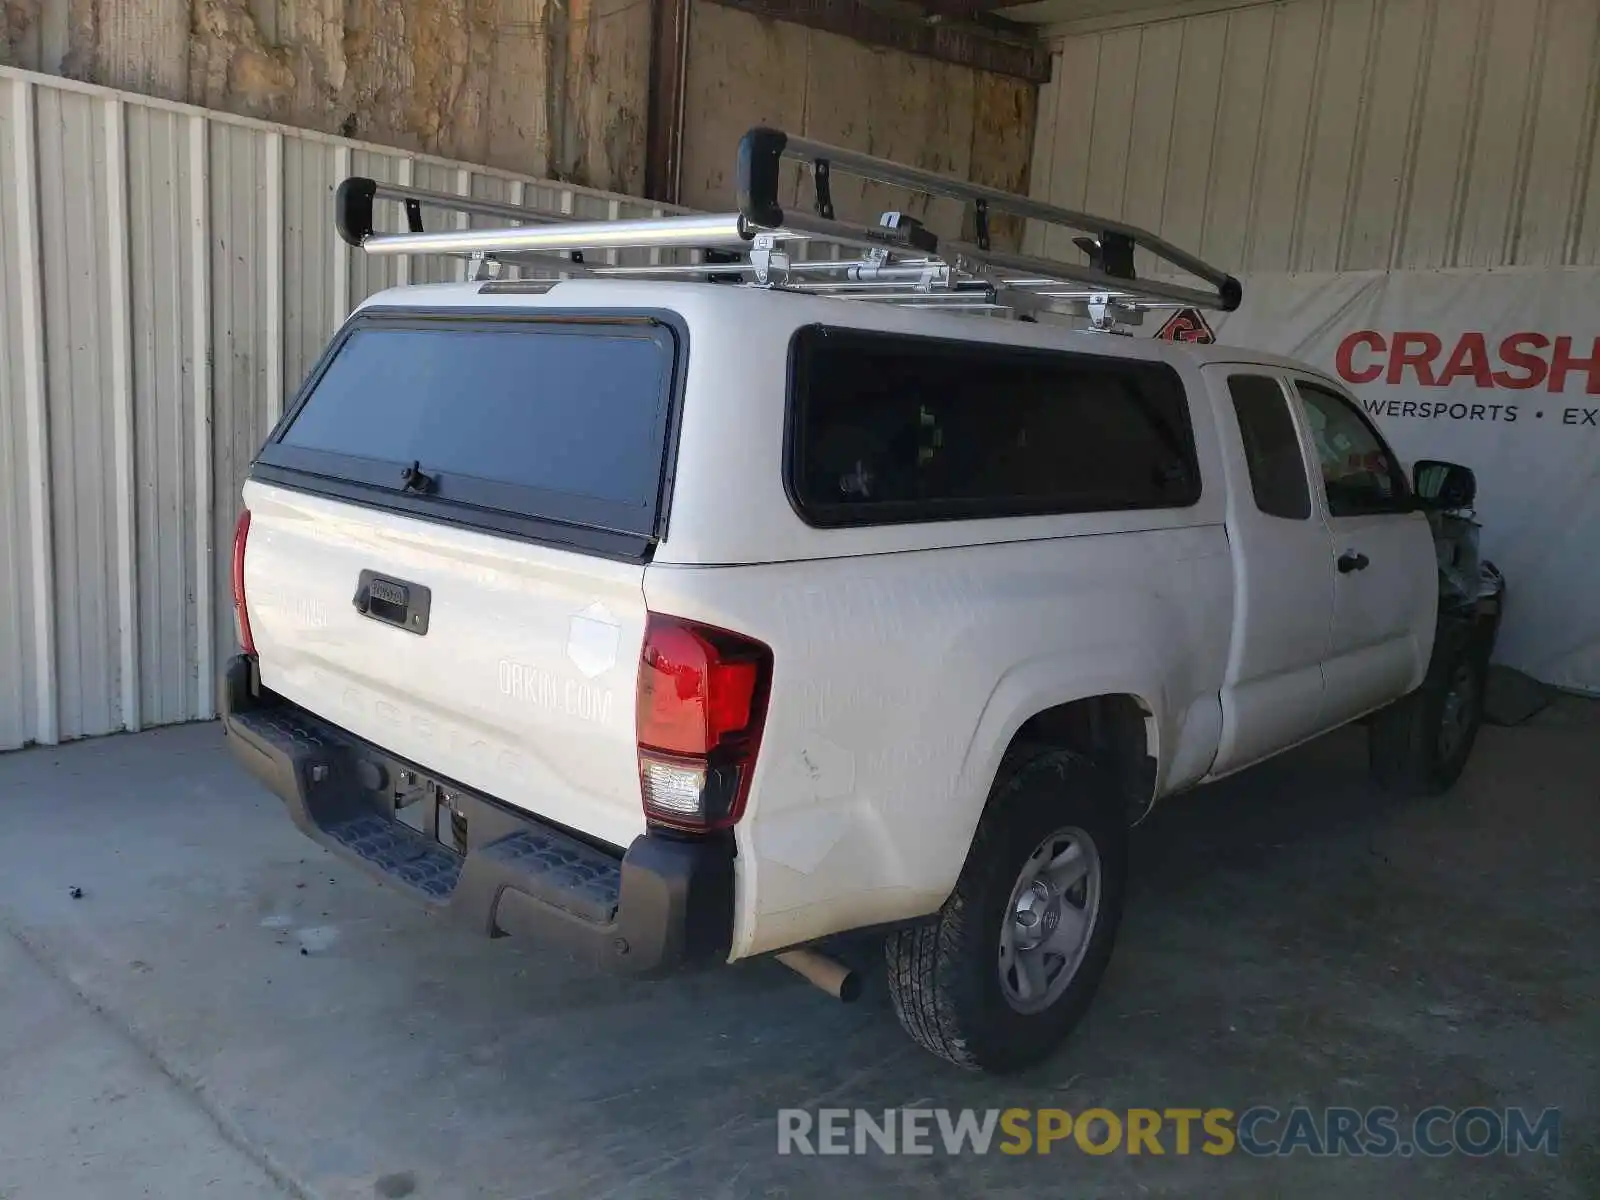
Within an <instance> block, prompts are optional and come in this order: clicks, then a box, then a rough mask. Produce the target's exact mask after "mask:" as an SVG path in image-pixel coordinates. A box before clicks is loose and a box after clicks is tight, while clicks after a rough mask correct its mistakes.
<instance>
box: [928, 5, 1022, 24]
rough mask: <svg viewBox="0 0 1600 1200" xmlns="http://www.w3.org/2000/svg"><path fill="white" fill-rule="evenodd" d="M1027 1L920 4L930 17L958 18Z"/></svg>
mask: <svg viewBox="0 0 1600 1200" xmlns="http://www.w3.org/2000/svg"><path fill="white" fill-rule="evenodd" d="M1028 2H1029V0H921V5H922V8H923V10H924V11H926V12H927V14H928V15H929V16H930V17H957V18H959V17H975V16H977V15H979V14H980V13H992V12H998V11H999V10H1000V9H1002V8H1015V7H1016V6H1017V5H1018V4H1027V3H1028ZM1018 28H1021V26H1020V25H1019V26H1018Z"/></svg>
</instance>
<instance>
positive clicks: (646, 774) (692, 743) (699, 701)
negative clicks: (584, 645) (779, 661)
mask: <svg viewBox="0 0 1600 1200" xmlns="http://www.w3.org/2000/svg"><path fill="white" fill-rule="evenodd" d="M771 684H772V651H771V650H769V649H768V648H767V647H766V646H765V645H763V644H762V643H760V642H758V641H755V640H754V639H752V638H747V637H744V636H743V635H741V634H737V633H729V632H728V631H727V630H725V629H714V628H712V627H711V626H708V625H699V624H696V623H695V622H693V621H685V620H683V619H682V618H681V617H667V616H662V615H661V614H659V613H651V614H650V616H649V620H648V622H647V624H646V625H645V634H644V649H643V651H642V652H641V654H640V656H639V690H638V695H637V701H638V713H637V719H638V735H639V783H640V787H641V790H642V791H643V794H644V809H645V815H646V816H647V817H648V818H649V819H650V820H651V821H652V822H654V823H656V824H659V825H667V826H670V827H672V828H675V829H688V830H697V831H698V830H708V829H725V828H728V827H729V826H731V825H733V824H734V823H735V822H737V821H738V820H739V818H740V817H741V816H742V815H743V814H744V804H745V798H746V797H747V796H748V795H749V794H750V779H751V776H752V775H753V774H754V773H755V767H756V751H757V750H759V749H760V746H761V727H762V725H763V723H764V722H765V721H766V716H767V692H768V690H769V688H770V687H771Z"/></svg>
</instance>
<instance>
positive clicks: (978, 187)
mask: <svg viewBox="0 0 1600 1200" xmlns="http://www.w3.org/2000/svg"><path fill="white" fill-rule="evenodd" d="M784 158H789V160H795V162H802V163H810V165H811V168H813V173H814V171H816V165H818V163H827V166H826V173H827V176H832V174H835V173H838V171H845V173H846V174H854V176H858V178H861V179H870V181H874V182H880V184H891V186H899V187H907V189H912V190H917V192H923V194H926V195H939V197H946V198H952V200H962V202H965V203H971V205H974V206H976V205H978V203H982V205H984V213H982V216H984V221H982V222H981V224H979V229H981V226H982V224H987V218H990V216H992V214H994V213H1011V214H1013V216H1021V218H1027V219H1030V221H1042V222H1045V224H1051V226H1064V227H1067V229H1075V230H1078V232H1083V234H1090V235H1094V237H1096V240H1098V242H1099V243H1101V246H1106V243H1109V242H1122V243H1123V250H1125V254H1123V258H1125V261H1126V270H1125V272H1122V270H1107V272H1106V274H1107V275H1112V277H1115V278H1120V280H1122V282H1123V283H1126V280H1128V278H1131V275H1133V270H1131V251H1133V248H1139V250H1146V251H1149V253H1150V254H1154V256H1155V258H1158V259H1162V261H1163V262H1166V264H1170V266H1173V267H1178V269H1179V270H1182V272H1184V274H1189V275H1194V277H1195V278H1200V280H1205V282H1206V283H1210V285H1213V286H1214V288H1216V293H1198V291H1195V290H1190V293H1192V294H1198V296H1203V298H1205V299H1200V301H1195V299H1190V301H1187V302H1198V304H1202V306H1203V307H1219V309H1226V310H1232V309H1237V307H1238V302H1240V299H1242V294H1240V283H1238V280H1237V278H1234V277H1232V275H1229V274H1227V272H1226V270H1222V269H1219V267H1214V266H1211V264H1210V262H1205V261H1203V259H1200V258H1197V256H1195V254H1190V253H1189V251H1186V250H1182V248H1179V246H1174V245H1173V243H1171V242H1168V240H1165V238H1162V237H1158V235H1157V234H1152V232H1150V230H1147V229H1139V227H1138V226H1130V224H1125V222H1122V221H1112V219H1109V218H1101V216H1094V214H1093V213H1078V211H1074V210H1070V208H1061V206H1058V205H1046V203H1043V202H1042V200H1034V198H1032V197H1026V195H1016V194H1014V192H1003V190H1000V189H998V187H989V186H986V184H973V182H966V181H965V179H955V178H952V176H947V174H939V173H938V171H926V170H923V168H920V166H909V165H906V163H896V162H893V160H890V158H878V157H877V155H870V154H862V152H861V150H850V149H846V147H843V146H829V144H827V142H819V141H813V139H810V138H795V136H790V134H787V133H784V131H781V130H770V128H765V126H757V128H754V130H750V131H749V133H746V134H744V139H742V141H741V142H739V176H738V184H739V213H741V214H744V216H746V218H747V219H749V221H752V222H757V224H762V226H782V224H786V221H787V222H794V224H797V226H798V224H800V221H798V218H797V216H794V214H790V213H786V211H784V208H782V205H781V203H779V202H778V190H779V179H781V174H779V170H778V166H779V162H781V160H784ZM974 219H976V213H974ZM979 237H981V240H984V242H986V240H987V237H982V234H979ZM974 251H978V253H984V254H987V253H990V251H989V248H987V246H974ZM1109 259H1110V253H1106V254H1104V259H1102V261H1109ZM1064 266H1070V264H1061V262H1056V264H1054V269H1056V270H1059V269H1061V267H1064ZM1142 286H1147V285H1142ZM1230 301H1232V302H1230Z"/></svg>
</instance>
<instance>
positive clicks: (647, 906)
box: [223, 655, 733, 974]
mask: <svg viewBox="0 0 1600 1200" xmlns="http://www.w3.org/2000/svg"><path fill="white" fill-rule="evenodd" d="M223 727H224V729H225V731H226V733H227V737H228V744H229V747H230V749H231V750H232V752H233V755H234V758H235V759H236V760H238V762H239V763H240V764H241V765H243V766H244V767H245V768H247V769H248V770H249V771H250V772H251V774H253V775H255V776H256V778H258V779H260V780H261V782H262V783H264V784H266V786H267V787H268V788H269V789H271V790H272V791H273V792H274V793H275V794H276V795H277V796H278V797H279V798H280V799H281V800H283V802H284V804H285V805H286V806H287V807H288V809H289V815H290V817H291V818H292V819H293V820H294V823H295V824H296V825H297V826H299V828H300V829H301V830H302V831H303V832H304V833H306V834H307V835H308V836H310V837H311V838H312V839H314V840H315V841H317V842H320V843H321V844H322V845H324V846H326V847H327V848H328V849H330V850H332V851H333V852H334V853H336V854H339V855H341V856H342V857H344V858H347V859H349V860H351V861H352V862H355V863H357V864H359V865H360V866H362V867H364V868H366V869H367V870H368V871H369V872H370V873H372V874H374V875H376V876H377V877H378V878H380V879H382V880H383V881H385V882H387V883H390V884H393V885H395V886H397V887H399V888H400V889H401V890H402V891H404V892H406V893H408V894H410V895H412V896H413V897H415V898H416V899H417V900H419V901H421V902H423V903H424V904H427V905H428V906H430V907H432V908H436V909H440V910H443V911H445V912H448V913H449V914H450V915H452V916H454V917H457V918H460V919H463V920H466V921H467V922H469V923H470V924H472V925H473V926H475V927H477V928H478V929H479V930H480V931H482V932H484V933H487V934H489V935H490V936H501V935H508V934H509V935H512V936H516V937H529V938H535V939H542V940H550V941H556V942H559V943H561V944H562V945H564V946H565V947H566V948H567V949H569V950H572V951H575V952H576V953H578V954H579V955H580V956H581V957H584V958H586V959H588V960H590V961H592V962H594V963H595V964H597V965H602V966H605V967H608V968H611V969H614V970H619V971H625V972H628V973H630V974H663V973H666V972H668V971H671V970H674V969H679V968H683V967H689V966H696V965H703V964H704V965H708V964H711V963H714V962H718V961H723V960H725V959H726V958H727V953H728V947H729V944H730V941H731V937H732V927H733V844H732V841H731V839H711V840H707V839H697V838H696V839H691V838H685V837H680V836H677V835H674V834H671V833H667V832H663V831H659V830H651V831H650V832H648V833H646V834H643V835H641V836H640V837H638V838H636V839H634V842H633V844H632V845H631V846H630V847H629V848H628V850H627V853H626V854H623V855H621V856H620V857H618V856H617V855H616V854H615V852H610V851H607V850H606V849H603V848H600V847H596V846H593V845H590V844H589V843H588V842H585V841H583V840H582V839H580V838H577V837H575V836H573V835H572V834H570V833H568V832H566V831H565V830H563V829H559V828H557V827H555V826H552V825H549V824H546V823H545V822H543V821H540V820H539V819H538V818H537V817H534V816H532V815H531V814H528V813H525V812H521V811H519V810H517V809H514V808H511V807H509V806H507V805H504V804H501V803H499V802H497V801H495V800H492V799H490V798H488V797H485V796H481V795H478V794H475V793H473V792H472V791H470V790H469V789H465V788H458V787H456V786H455V785H454V784H449V783H446V782H445V781H442V780H441V781H438V782H439V785H440V786H441V787H442V788H444V789H445V791H446V792H447V793H448V796H449V808H450V809H453V811H454V812H455V813H456V814H457V815H458V816H459V817H461V818H464V819H465V829H466V831H467V834H466V838H467V841H466V847H465V849H466V853H465V854H459V853H457V852H456V851H455V850H454V849H452V848H450V847H448V846H446V845H444V844H442V843H441V842H440V841H439V840H438V839H437V838H434V837H431V836H429V835H428V834H426V833H424V832H422V831H420V830H418V829H416V828H413V827H412V826H411V825H410V824H407V823H405V822H404V821H403V820H401V819H399V818H398V817H397V815H396V812H395V804H396V799H395V797H396V792H397V787H396V781H397V780H401V779H418V778H420V779H426V778H427V777H428V775H429V772H428V771H427V769H426V768H425V767H421V766H418V765H415V764H411V763H407V762H403V761H402V760H400V759H397V758H395V757H394V756H392V755H390V754H387V753H385V752H384V751H382V750H380V749H379V748H377V747H376V746H373V745H372V744H371V743H369V742H366V741H363V740H362V739H360V738H357V737H355V736H354V735H353V734H350V733H347V732H346V731H344V730H342V729H340V728H338V727H337V726H335V725H333V724H331V723H330V722H327V721H324V720H322V719H321V718H320V717H317V716H315V715H313V714H312V713H310V712H307V711H306V710H305V709H302V708H299V707H298V706H296V705H293V704H291V703H289V702H288V701H286V700H284V699H282V698H281V697H278V696H275V695H274V694H273V693H271V692H269V691H267V690H265V689H264V688H262V687H261V685H260V682H259V679H258V677H257V675H256V672H255V665H254V663H253V662H252V661H251V660H250V659H249V658H246V657H245V656H243V655H240V656H237V657H235V658H233V659H231V660H230V661H229V662H228V665H227V668H226V670H225V672H224V676H223ZM400 790H403V789H400ZM430 803H431V802H430ZM440 807H441V808H443V807H444V805H442V804H441V805H440ZM446 818H447V819H448V812H447V813H446ZM434 819H435V820H437V814H435V817H434Z"/></svg>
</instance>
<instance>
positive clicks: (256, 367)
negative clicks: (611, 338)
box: [0, 68, 662, 750]
mask: <svg viewBox="0 0 1600 1200" xmlns="http://www.w3.org/2000/svg"><path fill="white" fill-rule="evenodd" d="M350 174H363V175H371V176H374V177H376V178H379V179H387V180H393V181H399V182H405V181H408V180H409V181H412V182H415V183H416V184H417V185H419V186H424V187H431V188H435V189H438V190H440V191H456V192H461V193H471V194H475V195H479V196H488V197H493V198H495V199H500V200H509V201H513V202H517V201H520V202H523V203H528V204H530V205H534V204H539V205H546V204H550V203H556V204H558V205H560V204H565V205H566V206H568V207H569V208H571V209H572V210H573V211H576V212H579V213H583V214H592V215H595V216H640V215H648V214H651V213H657V214H659V213H660V212H661V211H662V210H661V209H660V208H659V207H657V206H654V205H651V204H649V203H647V202H645V201H638V200H628V199H624V198H620V197H616V196H611V195H608V194H606V193H601V192H591V191H587V190H584V189H580V188H572V187H568V186H566V185H564V184H559V183H553V182H550V181H548V180H536V179H524V178H519V177H516V176H513V175H508V174H506V173H504V172H494V171H489V170H485V169H481V168H476V167H470V166H467V165H465V164H462V163H453V162H448V161H445V160H442V159H434V158H428V157H426V156H422V155H408V154H405V153H404V152H402V151H397V150H389V149H384V148H380V147H375V146H371V145H368V144H365V143H357V142H351V141H347V140H343V139H339V138H334V137H328V136H325V135H321V134H316V133H308V132H304V131H300V130H293V129H288V128H285V127H281V126H275V125H269V124H265V123H263V122H259V121H250V120H246V119H243V118H238V117H232V116H227V115H224V114H220V113H215V112H208V111H206V110H203V109H198V108H191V107H188V106H185V105H179V104H171V103H167V102H164V101H159V100H152V99H149V98H146V97H140V96H133V95H129V94H125V93H119V92H113V91H108V90H106V89H104V88H96V87H91V86H88V85H84V84H78V83H74V82H70V81H65V80H61V79H56V78H53V77H48V76H42V75H35V74H31V73H28V72H23V71H17V70H12V69H9V68H0V750H6V749H12V748H15V747H17V746H21V745H25V744H27V743H28V742H35V741H37V742H44V743H51V742H55V741H57V740H59V739H64V738H72V737H81V736H85V735H89V734H98V733H109V732H112V731H114V730H119V729H137V728H140V727H142V726H148V725H159V724H166V723H170V722H175V721H185V720H193V719H197V718H203V717H208V716H211V715H213V714H214V711H215V709H214V696H215V690H214V689H215V684H214V679H215V675H216V668H217V666H218V664H219V663H220V662H221V661H222V658H223V656H225V655H227V654H229V653H231V652H232V649H233V616H232V601H231V596H230V587H229V580H228V571H229V554H228V551H229V547H230V545H231V543H232V537H233V523H234V517H235V514H236V512H237V508H238V503H239V488H240V485H241V484H242V482H243V478H244V473H245V471H246V469H247V468H248V466H249V462H250V459H251V458H252V457H253V456H254V454H255V452H256V450H257V449H258V448H259V446H260V444H261V441H262V439H263V438H264V437H265V436H266V433H267V431H268V429H269V428H270V427H271V425H272V422H273V421H275V420H276V419H277V417H278V416H279V415H280V414H281V412H282V409H283V404H284V402H285V399H286V398H287V397H288V396H290V395H292V394H293V392H294V390H295V389H296V388H297V387H298V386H299V383H300V381H301V379H302V378H303V377H304V375H305V372H306V370H307V369H308V368H309V366H310V365H311V364H312V363H313V362H314V361H315V359H316V357H317V356H318V355H319V354H320V353H321V350H322V347H323V344H324V343H325V342H326V340H327V338H328V335H329V334H330V333H331V332H332V331H333V329H334V328H335V327H336V326H337V324H338V323H339V321H340V320H342V319H343V317H344V316H345V314H346V313H348V312H349V310H350V308H351V307H352V306H354V305H355V304H357V303H359V302H360V301H361V300H362V299H364V298H365V297H366V296H368V295H370V294H371V293H372V292H374V291H376V290H379V289H381V288H383V287H387V286H390V285H392V284H393V283H395V282H398V281H400V280H402V279H404V278H406V276H407V272H408V270H409V272H410V273H411V274H412V275H413V276H414V277H415V279H417V280H418V281H420V280H422V279H455V278H459V277H460V272H461V270H462V267H461V264H460V263H459V262H457V261H454V260H419V261H418V262H415V263H409V264H408V263H405V262H403V261H399V260H383V261H372V262H369V261H367V259H366V257H365V256H364V255H360V254H352V253H351V252H350V250H349V248H348V247H346V246H345V245H344V243H343V242H341V241H340V240H339V239H338V237H337V236H336V234H335V233H334V230H333V221H332V192H333V189H334V188H335V187H336V186H337V184H338V182H339V181H340V180H341V179H343V178H344V177H345V176H346V175H350ZM392 207H394V206H389V205H385V206H384V208H385V209H388V208H392ZM437 219H439V218H438V216H437V214H435V215H433V216H432V217H430V220H437Z"/></svg>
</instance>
